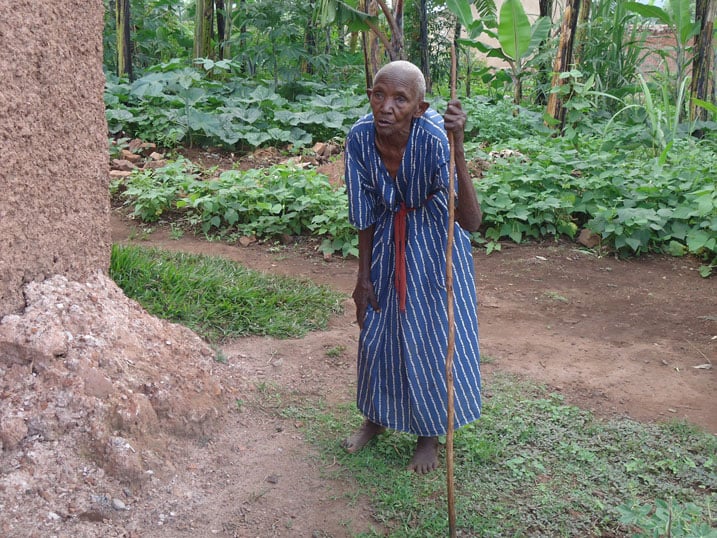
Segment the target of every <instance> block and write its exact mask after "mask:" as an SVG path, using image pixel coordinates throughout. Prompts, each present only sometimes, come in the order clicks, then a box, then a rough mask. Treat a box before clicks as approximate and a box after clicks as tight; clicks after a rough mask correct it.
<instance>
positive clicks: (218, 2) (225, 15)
mask: <svg viewBox="0 0 717 538" xmlns="http://www.w3.org/2000/svg"><path fill="white" fill-rule="evenodd" d="M214 3H215V9H216V12H217V37H218V38H219V59H220V60H223V59H225V58H231V52H230V46H229V40H230V39H231V37H232V2H231V0H229V1H228V2H225V1H224V0H214Z"/></svg>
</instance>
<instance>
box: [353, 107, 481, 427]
mask: <svg viewBox="0 0 717 538" xmlns="http://www.w3.org/2000/svg"><path fill="white" fill-rule="evenodd" d="M345 164H346V188H347V193H348V198H349V220H350V221H351V224H352V225H353V226H355V227H356V228H358V229H360V230H363V229H366V228H368V227H369V226H371V225H374V239H373V252H372V258H371V281H372V282H373V286H374V291H375V293H376V297H377V300H378V303H379V306H380V311H378V312H377V311H375V310H373V309H372V308H371V305H369V306H368V310H367V312H366V318H365V320H364V326H363V329H362V330H361V333H360V336H359V350H358V378H357V379H358V385H357V404H358V408H359V410H360V411H361V412H362V413H363V414H364V416H365V417H366V418H368V419H369V420H371V421H372V422H374V423H376V424H380V425H382V426H385V427H387V428H391V429H393V430H398V431H404V432H409V433H412V434H415V435H420V436H437V435H443V434H445V433H446V417H447V411H446V408H447V404H446V402H447V390H446V375H445V361H446V349H447V345H448V331H447V325H448V314H447V310H446V308H447V307H446V295H447V294H446V285H445V269H446V241H447V227H448V196H447V193H448V173H449V171H448V168H449V146H448V139H447V136H446V132H445V130H444V128H443V118H442V117H441V116H440V115H439V114H438V113H436V112H435V111H434V110H432V109H429V110H428V111H426V113H425V114H424V115H423V116H422V117H420V118H417V119H414V120H413V124H412V127H411V135H410V138H409V141H408V145H407V147H406V150H405V153H404V155H403V160H402V162H401V165H400V167H399V170H398V174H397V177H396V179H395V180H394V179H393V178H392V177H391V175H390V174H389V173H388V171H387V170H386V168H385V166H384V165H383V162H382V160H381V157H380V155H379V153H378V151H377V150H376V146H375V131H374V125H373V115H372V114H368V115H367V116H364V117H363V118H361V119H360V120H359V121H357V122H356V123H355V124H354V126H353V127H352V128H351V131H350V132H349V134H348V136H347V138H346V152H345ZM402 202H403V203H404V204H405V205H406V206H407V207H408V208H410V209H409V211H408V213H407V217H406V219H407V223H406V228H407V232H406V234H407V235H406V237H407V239H406V247H405V249H406V254H405V258H406V290H407V292H406V309H405V311H400V309H399V300H398V297H397V290H396V285H395V282H394V271H395V246H394V214H395V213H396V212H397V211H398V210H399V208H400V205H401V203H402ZM455 226H456V227H455V246H454V250H453V287H454V293H455V300H454V314H455V338H456V347H455V354H454V374H453V377H454V388H455V422H454V424H455V427H456V428H458V427H460V426H463V425H465V424H468V423H469V422H472V421H474V420H476V419H478V418H479V417H480V411H481V392H480V387H481V380H480V370H479V350H478V314H477V299H476V289H475V277H474V270H473V258H472V254H471V245H470V238H469V235H468V234H467V233H466V232H465V231H464V230H463V229H462V228H461V227H460V226H458V224H456V225H455Z"/></svg>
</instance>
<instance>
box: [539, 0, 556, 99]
mask: <svg viewBox="0 0 717 538" xmlns="http://www.w3.org/2000/svg"><path fill="white" fill-rule="evenodd" d="M539 7H540V16H541V17H548V18H549V19H550V22H551V23H552V22H553V7H554V0H540V2H539ZM548 39H550V36H548ZM547 41H548V40H547V39H546V40H545V41H543V42H542V43H541V44H540V47H539V50H540V55H541V56H542V52H543V50H544V49H545V45H546V44H547ZM550 67H551V66H550V64H549V63H548V62H547V61H541V62H540V65H539V66H538V75H537V77H536V78H537V86H538V87H537V89H536V92H535V104H536V105H541V106H544V105H546V104H547V102H548V94H547V92H546V90H545V88H546V87H547V86H548V83H549V82H550Z"/></svg>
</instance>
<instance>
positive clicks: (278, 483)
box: [113, 215, 717, 537]
mask: <svg viewBox="0 0 717 538" xmlns="http://www.w3.org/2000/svg"><path fill="white" fill-rule="evenodd" d="M140 238H141V239H140ZM113 240H114V241H115V242H120V243H124V242H138V243H141V244H143V245H146V246H156V247H161V248H166V249H171V250H182V251H189V252H194V253H203V254H211V255H217V256H223V257H226V258H229V259H232V260H235V261H237V262H238V263H240V264H242V265H244V266H247V267H250V268H252V269H257V270H261V271H268V272H272V273H280V274H285V275H291V276H297V277H302V278H308V279H311V280H313V281H315V282H317V283H321V284H325V285H328V286H331V287H332V288H334V289H336V290H339V291H341V292H344V293H346V294H347V295H348V294H350V293H351V291H352V290H353V285H354V278H355V275H356V268H357V267H356V262H355V260H342V259H338V258H334V259H332V260H331V261H328V262H327V261H325V260H324V259H323V258H322V257H321V256H320V255H318V254H317V253H313V254H312V253H311V252H307V251H306V250H305V249H301V248H296V247H292V246H288V247H279V248H270V247H269V246H267V245H263V246H262V245H252V246H249V247H241V246H235V245H227V244H220V243H208V242H206V241H204V240H202V239H200V238H196V237H192V236H188V235H185V236H183V237H182V238H180V239H174V238H172V236H171V234H170V233H169V231H168V230H167V229H166V228H162V227H157V228H155V229H154V230H153V232H152V233H151V234H149V235H145V234H143V233H142V230H141V228H140V227H138V226H136V225H133V223H132V222H129V221H127V220H126V219H124V218H122V217H120V216H119V215H115V216H114V217H113ZM475 265H476V274H477V283H476V284H477V289H478V294H479V311H480V313H479V316H480V331H481V334H480V339H481V348H482V355H483V357H484V360H485V364H484V366H483V373H484V376H485V379H486V383H490V379H491V375H492V374H493V373H495V372H510V373H513V374H517V375H519V376H524V377H525V378H527V379H532V380H535V381H538V382H541V383H545V384H547V385H548V386H549V387H551V388H552V389H553V390H556V391H559V392H560V393H562V394H564V396H565V399H566V401H567V402H568V403H570V404H575V405H578V406H580V407H582V408H585V409H589V410H591V411H593V412H595V413H596V414H597V415H599V416H601V417H606V418H609V417H631V418H633V419H636V420H640V421H665V420H686V421H690V422H693V423H695V424H698V425H700V426H701V427H703V428H705V429H706V430H708V431H710V432H713V433H717V399H716V398H715V394H717V378H716V377H715V370H714V368H713V367H712V365H713V363H715V362H717V280H715V279H714V278H712V279H703V278H701V277H700V276H699V274H698V272H697V268H698V265H699V263H698V261H696V260H694V259H678V258H670V257H658V256H647V257H643V258H641V259H633V260H619V259H617V258H615V257H613V256H604V257H600V256H597V255H596V254H594V253H591V252H589V251H586V250H585V249H584V248H578V245H576V244H571V243H545V244H537V245H535V244H534V245H526V246H512V245H510V244H505V245H503V249H502V251H500V252H496V253H493V254H491V255H489V256H486V255H485V254H484V253H482V252H476V253H475ZM357 334H358V329H357V325H356V323H355V320H354V314H353V308H352V304H351V302H350V301H347V302H346V303H345V309H344V313H343V315H340V316H337V317H335V318H334V319H333V321H332V322H331V325H330V328H329V330H327V331H324V332H318V333H313V334H310V335H308V336H307V337H305V338H303V339H299V340H274V339H270V338H247V339H240V340H237V341H235V342H232V343H230V344H228V345H227V346H225V348H224V352H225V354H226V356H227V358H228V367H227V368H228V371H229V372H235V373H233V374H230V377H235V378H236V379H241V380H242V384H241V386H238V387H237V388H236V390H237V391H241V390H249V391H252V390H253V391H256V390H257V389H256V387H262V386H266V385H265V384H267V383H268V384H271V383H275V384H276V385H278V386H281V387H283V388H284V389H288V390H290V391H297V393H298V394H303V395H306V397H316V396H318V395H321V396H323V397H324V398H325V399H326V400H327V401H328V402H329V403H333V402H350V401H352V399H353V392H352V391H353V388H354V382H353V374H354V370H353V368H354V363H353V361H354V356H355V353H356V341H357V339H356V337H357ZM336 346H345V352H344V354H343V355H342V356H341V357H340V358H338V359H336V358H329V357H328V356H327V350H329V349H332V348H335V347H336ZM336 441H337V444H338V442H339V441H340V439H337V440H336ZM194 458H196V465H197V467H199V468H200V469H203V471H202V472H199V473H197V474H194V475H192V476H194V477H195V478H194V480H200V481H201V479H200V478H199V477H200V476H201V477H203V478H204V480H207V486H206V488H207V489H210V490H209V491H205V492H204V499H205V502H203V503H201V504H200V505H199V506H198V507H197V508H198V509H196V510H194V511H193V512H192V514H185V515H184V517H181V518H180V517H177V518H176V520H173V519H171V520H165V525H164V526H163V527H161V528H157V529H156V530H157V534H153V535H156V536H185V535H190V534H191V533H192V532H197V534H196V535H197V536H199V535H202V536H203V535H206V536H209V535H210V534H211V535H218V536H240V537H244V536H247V537H248V536H262V537H263V536H336V537H338V536H350V535H351V534H352V533H354V532H357V531H361V530H365V529H367V528H375V529H377V530H380V529H381V527H380V525H377V524H376V523H375V521H372V519H371V514H370V509H369V507H368V504H367V503H366V500H365V499H361V500H360V501H359V502H357V503H348V502H347V501H346V499H344V498H342V497H341V493H342V487H341V486H340V485H339V484H336V483H333V482H332V481H331V480H330V479H328V478H327V471H328V470H327V469H324V468H322V467H321V465H320V464H319V463H318V462H317V461H316V460H315V458H314V455H313V452H312V450H311V448H310V447H309V446H307V445H306V444H305V443H304V441H303V439H302V436H301V433H300V432H299V431H298V429H297V428H296V424H294V423H293V422H292V421H291V420H284V419H280V418H277V417H276V416H272V415H270V414H269V415H267V414H261V413H260V414H258V415H257V414H255V413H251V412H246V413H244V412H242V413H240V414H238V415H237V416H236V418H235V419H230V420H229V421H228V422H227V423H226V424H225V429H224V430H223V431H222V432H221V433H220V434H219V435H218V436H217V438H216V439H215V440H213V441H212V442H211V443H209V444H208V445H207V446H206V447H204V449H203V450H201V451H200V452H199V453H198V454H196V455H193V456H192V459H194ZM207 473H209V474H207ZM208 477H214V478H218V479H219V481H217V480H208ZM185 480H186V477H185V478H184V479H182V480H181V481H182V482H183V485H182V486H181V488H185V487H187V484H186V482H185ZM210 482H211V483H212V486H211V488H210V486H209V485H208V484H209V483H210ZM175 487H180V486H179V485H177V486H175ZM158 522H159V521H155V523H158ZM160 530H161V532H159V531H160ZM190 531H191V532H190ZM186 533H188V534H186ZM205 533H206V534H205Z"/></svg>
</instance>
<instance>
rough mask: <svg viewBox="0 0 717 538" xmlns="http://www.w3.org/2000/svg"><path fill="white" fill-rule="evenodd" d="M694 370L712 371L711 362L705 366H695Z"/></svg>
mask: <svg viewBox="0 0 717 538" xmlns="http://www.w3.org/2000/svg"><path fill="white" fill-rule="evenodd" d="M692 368H697V369H698V370H711V369H712V365H711V364H710V363H709V362H706V363H705V364H698V365H697V366H693V367H692Z"/></svg>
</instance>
